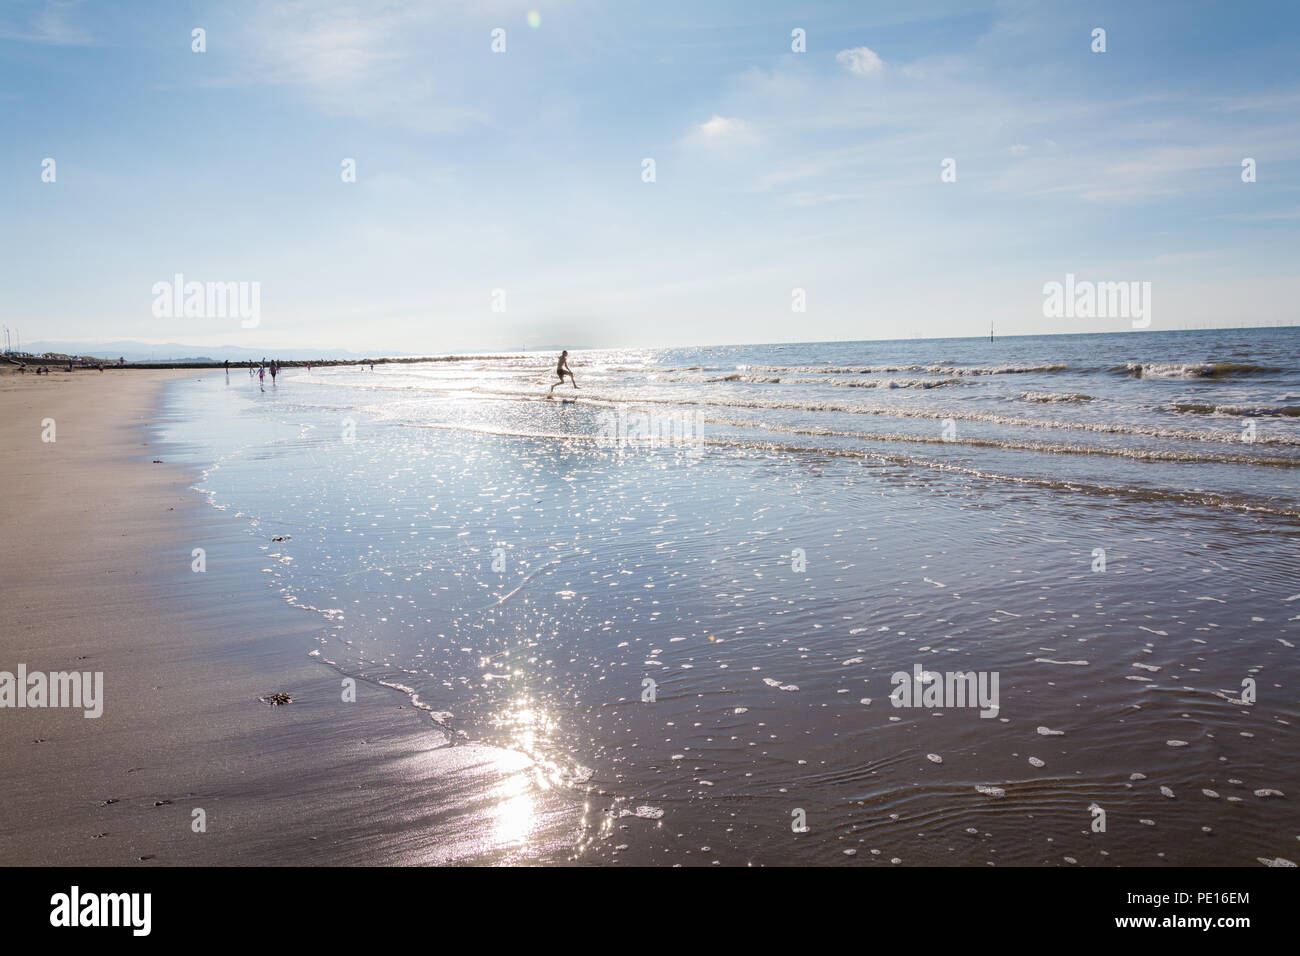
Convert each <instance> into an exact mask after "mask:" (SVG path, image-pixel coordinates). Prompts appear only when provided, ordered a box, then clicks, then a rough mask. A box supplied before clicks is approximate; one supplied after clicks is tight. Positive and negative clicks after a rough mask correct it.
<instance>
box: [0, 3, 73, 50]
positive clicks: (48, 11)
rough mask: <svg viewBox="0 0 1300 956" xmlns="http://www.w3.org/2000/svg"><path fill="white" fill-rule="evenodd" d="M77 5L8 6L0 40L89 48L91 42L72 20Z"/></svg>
mask: <svg viewBox="0 0 1300 956" xmlns="http://www.w3.org/2000/svg"><path fill="white" fill-rule="evenodd" d="M80 3H81V0H42V2H37V3H14V4H11V9H10V11H9V12H8V13H7V15H6V16H5V18H4V20H0V38H3V39H6V40H20V41H22V42H24V43H43V44H48V45H50V46H92V45H93V44H94V42H95V38H94V37H93V36H92V35H91V34H90V32H89V31H88V30H87V29H86V28H85V26H84V25H83V24H82V23H79V22H76V21H75V20H74V19H73V18H74V15H75V14H76V13H77V12H78V7H79V6H80ZM82 19H83V20H84V17H83V18H82Z"/></svg>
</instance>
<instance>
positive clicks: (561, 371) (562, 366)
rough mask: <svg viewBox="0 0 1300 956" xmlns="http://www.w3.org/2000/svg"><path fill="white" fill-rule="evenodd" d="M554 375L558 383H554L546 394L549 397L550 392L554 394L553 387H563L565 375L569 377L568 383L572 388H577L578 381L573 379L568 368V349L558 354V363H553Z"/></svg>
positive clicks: (571, 370)
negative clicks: (570, 383) (571, 384)
mask: <svg viewBox="0 0 1300 956" xmlns="http://www.w3.org/2000/svg"><path fill="white" fill-rule="evenodd" d="M555 375H556V377H557V378H558V379H559V381H558V382H556V383H555V385H552V386H551V391H550V392H547V393H546V394H547V395H550V394H551V392H554V391H555V386H556V385H563V384H564V376H566V375H567V376H569V381H570V382H572V383H573V387H574V388H577V387H578V380H577V379H576V378H574V377H573V369H571V368H569V350H568V349H565V350H564V351H563V352H561V353H560V360H559V361H558V362H556V363H555Z"/></svg>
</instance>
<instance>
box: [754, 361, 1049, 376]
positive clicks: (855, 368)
mask: <svg viewBox="0 0 1300 956" xmlns="http://www.w3.org/2000/svg"><path fill="white" fill-rule="evenodd" d="M738 368H739V370H740V371H750V372H777V373H784V374H802V375H807V374H810V373H815V374H819V375H890V374H897V373H899V372H927V373H929V374H930V375H1028V374H1032V373H1034V372H1064V371H1066V370H1068V369H1069V366H1068V365H1064V364H1062V363H1052V364H1047V365H742V366H738Z"/></svg>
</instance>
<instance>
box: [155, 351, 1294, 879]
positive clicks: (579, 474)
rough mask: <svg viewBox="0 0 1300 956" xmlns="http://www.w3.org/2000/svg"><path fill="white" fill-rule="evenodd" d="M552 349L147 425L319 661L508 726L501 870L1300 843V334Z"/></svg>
mask: <svg viewBox="0 0 1300 956" xmlns="http://www.w3.org/2000/svg"><path fill="white" fill-rule="evenodd" d="M557 357H558V356H557V353H556V352H553V351H547V352H533V351H521V352H513V353H479V354H472V355H447V356H440V357H437V358H434V359H430V360H427V361H418V362H405V361H403V362H387V363H376V364H375V365H374V366H373V369H372V368H371V367H370V366H368V365H367V366H355V365H350V366H342V365H339V366H316V367H312V368H310V369H306V368H294V369H286V370H285V371H284V372H283V373H282V374H281V376H280V377H279V380H278V382H276V383H275V384H274V385H272V384H271V380H270V377H269V376H268V377H267V379H266V382H265V384H261V383H259V382H258V380H256V379H254V378H250V377H249V376H248V374H247V370H246V369H232V370H231V371H230V372H229V374H228V375H224V374H223V373H222V372H220V371H214V372H211V373H205V374H204V375H203V377H202V380H201V381H194V380H189V379H187V380H179V381H177V382H176V383H174V384H172V385H171V386H169V388H170V390H169V392H168V395H167V399H166V401H167V413H168V414H167V416H166V422H165V424H164V425H163V426H161V427H162V429H163V431H164V436H163V437H165V438H166V439H167V440H169V441H173V442H175V443H177V446H178V447H183V448H184V449H185V450H186V451H185V455H186V457H187V459H188V460H189V461H190V462H191V463H192V464H193V465H195V466H196V467H197V468H198V470H199V473H200V474H201V479H200V480H199V481H198V482H197V483H196V486H195V490H196V492H197V493H199V494H202V495H203V496H205V497H206V499H207V500H208V501H209V502H210V503H211V505H212V507H214V508H217V509H221V510H222V511H224V512H226V513H227V514H228V516H229V519H230V520H231V521H232V522H236V523H237V524H238V527H239V528H241V529H242V530H243V531H246V533H247V535H248V547H249V549H250V551H255V552H257V553H258V554H259V555H261V557H262V567H261V574H260V577H259V578H258V579H257V580H253V581H250V582H249V586H250V587H263V588H271V589H274V590H275V591H276V592H277V593H278V594H279V595H280V596H282V598H283V600H284V601H285V602H286V604H287V605H289V606H290V607H292V608H294V609H296V610H297V611H298V612H300V613H303V614H307V615H312V616H313V619H314V620H318V622H319V628H318V630H317V631H316V632H315V634H314V636H313V637H312V638H311V640H310V641H309V642H308V643H306V644H304V646H302V647H301V648H300V649H301V652H302V653H303V654H306V655H310V656H312V657H313V658H316V659H317V660H318V661H319V662H320V664H321V666H322V667H331V668H334V669H335V670H336V671H338V672H339V673H340V674H342V675H344V676H350V677H353V678H354V679H356V680H357V681H359V682H361V685H362V686H363V687H365V688H368V689H371V690H373V692H375V693H387V694H392V695H394V696H395V697H397V698H399V699H400V697H401V696H402V695H404V697H405V699H406V702H407V703H408V704H409V705H410V706H412V707H414V708H417V709H419V710H420V711H421V712H422V716H421V719H422V720H427V726H428V738H429V746H430V747H431V748H432V747H443V746H458V745H462V744H464V743H466V742H471V741H472V742H475V743H478V744H483V745H486V746H489V747H491V748H494V752H499V753H501V754H502V755H503V757H502V761H501V773H502V774H503V775H504V776H506V777H508V779H509V781H510V786H509V787H507V788H506V789H505V790H503V793H506V794H508V796H507V797H505V798H503V800H502V804H501V811H500V815H499V819H498V820H497V821H496V823H495V824H494V825H493V827H492V829H491V832H490V833H486V834H484V835H483V838H484V840H485V841H486V842H487V843H489V844H491V845H494V846H497V847H499V848H500V850H501V854H502V856H501V859H502V860H504V861H508V862H525V863H526V862H557V861H559V862H573V863H606V864H607V863H619V862H623V863H628V864H640V865H645V864H665V865H674V864H681V865H788V864H820V865H850V866H886V867H888V866H906V865H942V866H979V867H985V866H999V865H1032V866H1114V865H1127V866H1185V865H1252V866H1253V865H1260V864H1267V865H1279V866H1285V865H1287V864H1288V863H1289V862H1290V861H1292V860H1296V859H1300V844H1298V843H1297V840H1300V814H1298V813H1297V811H1296V809H1295V807H1296V800H1297V797H1300V769H1297V764H1296V762H1295V759H1294V757H1295V754H1296V752H1297V740H1296V736H1295V733H1296V732H1295V726H1296V723H1297V721H1298V720H1300V662H1298V659H1297V650H1296V644H1297V643H1300V328H1259V329H1234V330H1210V331H1186V332H1130V333H1115V334H1096V335H1050V336H1046V335H1045V336H1019V337H1006V338H994V339H992V340H989V339H969V338H963V339H909V340H897V341H862V342H827V343H802V344H775V345H735V346H715V347H704V348H691V347H683V348H665V349H593V350H574V351H572V352H570V355H569V364H570V366H571V367H572V369H573V372H574V378H575V380H576V386H577V387H576V388H575V387H574V384H572V383H570V382H569V381H568V380H566V381H565V382H564V383H563V384H562V385H557V384H556V382H557V379H556V375H555V365H556V361H557ZM552 385H556V387H555V388H554V389H553V390H552ZM293 640H295V641H302V640H303V639H302V638H301V637H300V636H298V637H294V638H293ZM395 719H397V718H396V717H395ZM542 791H550V792H553V793H558V794H561V795H562V796H564V798H565V799H566V800H568V801H569V803H570V805H571V806H572V814H571V817H570V818H569V819H567V820H564V821H562V823H560V824H558V825H559V826H560V827H561V829H562V832H560V833H558V834H557V833H555V832H554V827H556V826H557V824H556V822H555V821H554V820H553V819H552V818H550V817H548V818H547V819H546V821H545V822H544V823H543V822H540V821H538V820H537V819H535V816H534V814H532V813H531V809H530V808H531V807H532V806H533V803H534V801H535V799H536V797H537V795H538V794H539V793H540V792H542ZM542 826H545V827H548V828H550V832H547V833H545V834H542V833H540V832H539V828H540V827H542ZM543 837H545V839H543ZM557 844H558V845H559V846H561V847H563V852H562V854H561V856H560V857H558V858H557V857H556V856H555V853H556V851H555V849H554V847H555V846H556V845H557ZM543 847H545V849H544V850H543V849H542V848H543Z"/></svg>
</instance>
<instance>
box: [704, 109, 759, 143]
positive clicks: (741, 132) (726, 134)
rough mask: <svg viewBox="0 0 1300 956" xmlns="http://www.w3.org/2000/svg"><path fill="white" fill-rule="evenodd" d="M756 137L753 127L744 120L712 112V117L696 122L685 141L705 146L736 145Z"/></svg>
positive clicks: (748, 141)
mask: <svg viewBox="0 0 1300 956" xmlns="http://www.w3.org/2000/svg"><path fill="white" fill-rule="evenodd" d="M757 138H758V137H757V135H756V134H755V132H754V127H752V126H751V125H750V124H749V123H747V122H745V121H744V120H742V119H737V118H736V117H732V116H718V115H717V114H714V116H713V118H712V119H708V120H705V121H704V122H703V123H698V124H696V126H695V128H694V129H692V130H691V133H690V135H689V136H687V137H686V141H687V142H693V143H702V144H704V145H706V146H738V145H741V144H745V143H753V142H754V141H756V140H757Z"/></svg>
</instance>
